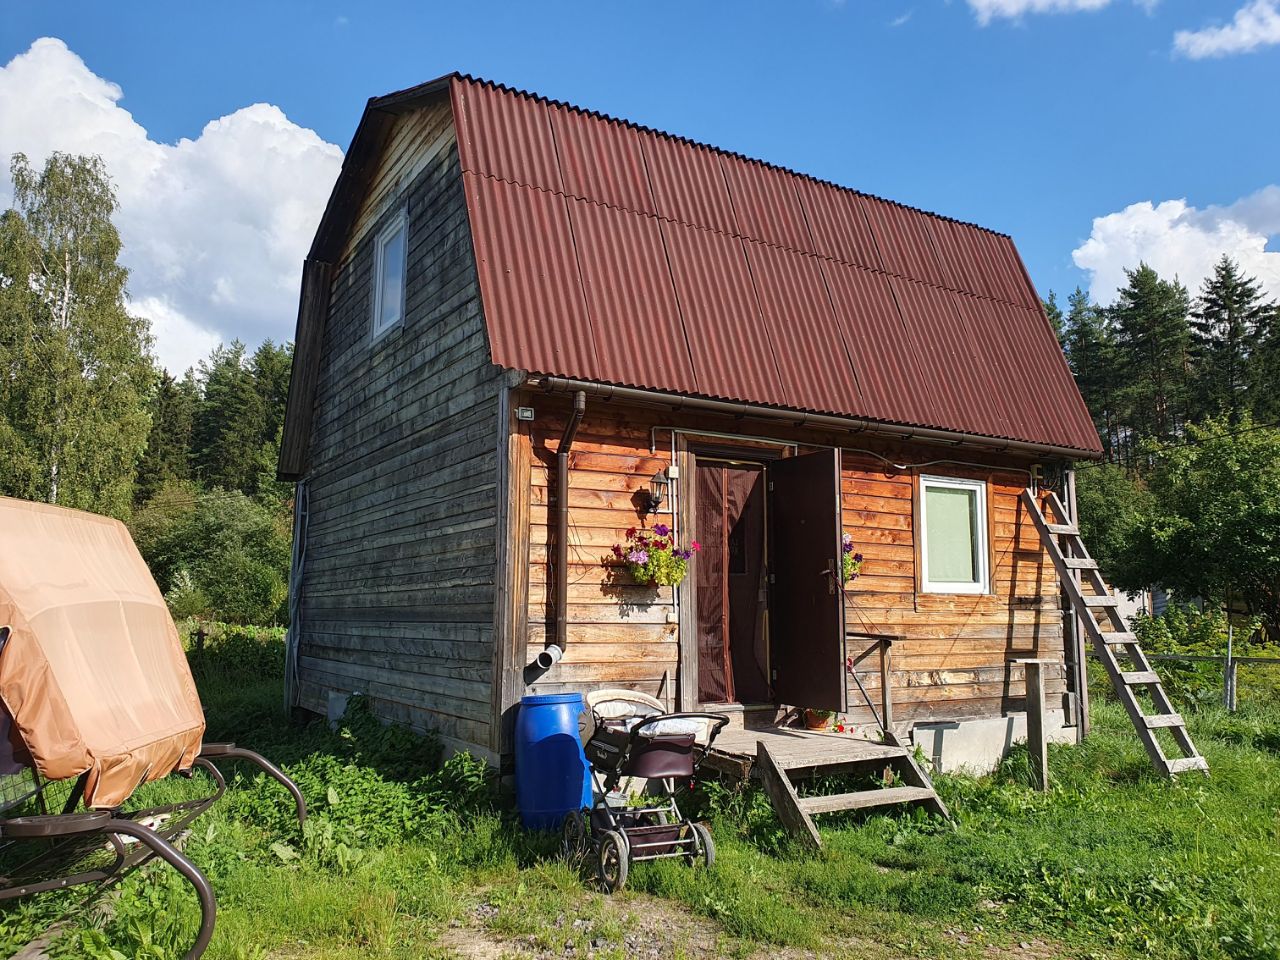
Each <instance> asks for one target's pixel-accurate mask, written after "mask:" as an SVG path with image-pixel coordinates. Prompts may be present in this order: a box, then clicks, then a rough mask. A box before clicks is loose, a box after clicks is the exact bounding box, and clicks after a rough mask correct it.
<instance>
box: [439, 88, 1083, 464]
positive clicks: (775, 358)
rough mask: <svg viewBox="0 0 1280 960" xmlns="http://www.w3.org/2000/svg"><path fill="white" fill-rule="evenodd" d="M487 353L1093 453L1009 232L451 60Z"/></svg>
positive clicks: (610, 377) (509, 360)
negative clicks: (609, 113) (548, 95)
mask: <svg viewBox="0 0 1280 960" xmlns="http://www.w3.org/2000/svg"><path fill="white" fill-rule="evenodd" d="M450 93H451V97H452V102H453V108H454V114H455V118H456V123H457V129H458V149H459V159H460V162H461V165H462V169H463V171H464V177H463V181H464V185H465V192H466V197H467V203H468V205H469V208H470V211H471V220H472V238H473V241H474V245H475V252H476V260H477V269H478V274H479V281H480V291H481V297H482V300H483V303H484V311H485V317H486V321H487V324H488V328H489V336H490V342H491V347H492V352H493V360H494V362H495V363H497V364H500V365H502V366H505V367H511V368H515V369H521V370H527V371H529V372H531V373H539V374H548V375H555V376H563V377H571V378H576V379H582V380H595V381H602V382H606V383H615V384H620V385H625V386H633V387H643V388H646V389H652V390H662V391H668V392H672V393H680V394H695V395H701V396H707V397H713V398H723V399H730V400H737V401H743V402H747V403H757V404H766V405H773V406H778V407H786V408H794V409H800V410H808V411H813V412H817V413H829V414H837V415H845V416H851V417H866V418H871V419H875V420H882V421H885V422H890V423H898V424H904V425H908V426H922V427H931V428H935V429H942V430H951V431H955V432H958V433H971V434H981V435H984V436H989V437H996V438H1007V439H1012V440H1021V441H1027V442H1031V443H1042V444H1046V445H1053V446H1058V447H1069V448H1073V449H1077V450H1080V451H1082V452H1091V453H1092V452H1097V451H1099V450H1100V447H1099V444H1098V437H1097V434H1096V432H1095V430H1094V427H1093V423H1092V421H1091V420H1090V417H1089V414H1088V412H1087V410H1086V409H1085V406H1084V403H1083V401H1082V399H1081V397H1080V394H1079V391H1078V390H1077V389H1076V385H1075V382H1074V380H1073V379H1072V377H1071V374H1070V371H1069V370H1068V369H1067V365H1066V362H1065V360H1064V359H1063V357H1062V352H1061V350H1060V349H1059V348H1058V345H1057V342H1056V341H1055V339H1054V337H1053V335H1052V332H1051V331H1050V328H1049V324H1048V321H1047V319H1046V318H1045V316H1044V313H1043V309H1042V307H1041V305H1040V300H1039V298H1038V297H1037V295H1036V293H1035V290H1034V288H1033V287H1032V285H1031V282H1030V279H1029V278H1028V276H1027V273H1026V270H1025V269H1024V267H1023V265H1022V261H1021V259H1020V258H1019V257H1018V254H1017V251H1016V250H1015V248H1014V246H1013V243H1012V242H1011V241H1010V240H1009V238H1008V237H1006V236H1003V235H1001V234H997V233H993V232H991V231H988V230H984V229H982V228H980V227H976V226H974V225H972V224H967V223H961V222H959V221H955V220H949V219H947V218H944V217H940V216H935V215H932V214H928V213H924V212H921V211H919V210H915V209H913V208H910V207H906V206H902V205H901V204H896V203H892V202H889V201H887V200H882V199H879V198H876V197H871V196H868V195H865V194H861V193H857V192H856V191H853V190H848V189H845V188H843V187H838V186H836V185H834V184H830V183H827V182H824V181H820V180H816V179H813V178H811V177H807V176H804V175H802V174H798V173H794V172H792V171H790V170H786V169H783V168H781V167H777V166H773V165H770V164H766V163H762V162H761V161H758V160H751V159H748V158H745V157H742V156H739V155H737V154H732V153H728V152H725V151H721V150H717V149H715V148H713V147H708V146H706V145H703V144H698V143H693V142H691V141H688V140H684V139H681V138H678V137H674V136H671V135H669V134H665V133H661V132H658V131H654V130H650V129H647V128H643V127H639V126H636V125H633V124H629V123H626V122H623V121H619V120H616V119H613V118H610V117H606V116H603V115H601V114H597V113H592V112H588V111H585V110H581V109H579V108H577V107H572V106H569V105H567V104H563V103H558V102H553V101H549V100H545V99H543V98H540V97H537V96H534V95H532V94H528V93H524V92H521V91H516V90H511V89H509V88H505V87H499V86H495V85H493V84H490V83H487V82H484V81H480V80H475V79H472V78H469V77H461V76H455V77H453V78H452V79H451V81H450Z"/></svg>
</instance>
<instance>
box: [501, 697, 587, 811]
mask: <svg viewBox="0 0 1280 960" xmlns="http://www.w3.org/2000/svg"><path fill="white" fill-rule="evenodd" d="M583 709H584V707H583V704H582V694H580V693H550V694H541V695H538V696H529V697H525V698H523V699H522V700H521V701H520V711H519V713H517V714H516V807H517V808H518V809H519V810H520V819H521V820H523V821H524V825H525V826H526V827H527V828H528V829H530V830H554V829H556V828H558V827H559V826H560V824H561V822H562V821H563V820H564V817H565V814H567V813H569V811H571V810H581V809H582V808H583V807H589V806H591V775H590V772H589V769H588V767H587V758H586V757H585V756H583V753H582V741H581V740H579V739H578V717H579V715H580V714H581V713H582V711H583Z"/></svg>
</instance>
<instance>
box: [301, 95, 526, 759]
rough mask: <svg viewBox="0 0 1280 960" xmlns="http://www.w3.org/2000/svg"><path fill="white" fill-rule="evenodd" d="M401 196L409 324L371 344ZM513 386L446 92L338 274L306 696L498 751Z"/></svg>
mask: <svg viewBox="0 0 1280 960" xmlns="http://www.w3.org/2000/svg"><path fill="white" fill-rule="evenodd" d="M406 205H407V210H408V223H409V236H408V244H407V248H408V252H407V274H406V284H407V285H406V298H405V299H406V310H405V321H404V323H403V324H402V325H400V326H399V327H397V328H395V329H393V330H392V331H391V332H389V333H388V334H387V335H386V336H384V337H382V338H381V339H379V340H378V341H377V342H376V343H375V342H373V340H372V327H371V310H372V308H371V282H370V280H371V272H372V261H373V250H372V247H373V238H374V237H375V236H376V234H377V230H378V229H379V228H380V227H381V226H382V224H383V223H385V222H386V221H387V219H388V218H389V217H390V216H392V215H394V214H395V212H396V211H398V210H399V209H401V207H403V206H406ZM501 389H502V381H501V374H500V371H499V370H498V369H497V368H496V367H494V366H493V365H492V364H491V363H490V361H489V352H488V344H487V340H486V337H485V331H484V324H483V320H482V316H481V311H480V301H479V294H478V292H477V287H476V275H475V264H474V260H473V254H472V247H471V236H470V230H469V226H468V223H467V218H466V206H465V201H464V197H463V193H462V181H461V174H460V170H459V166H458V154H457V146H456V142H455V140H454V137H453V128H452V125H451V120H450V117H449V114H448V111H447V105H444V104H442V105H440V106H438V107H433V108H428V109H425V110H420V111H416V112H413V113H409V114H406V115H404V116H403V117H401V118H400V119H399V120H398V122H397V128H396V129H395V130H394V131H393V133H392V136H391V140H390V145H389V147H388V149H387V151H386V153H385V154H384V156H383V158H382V161H381V167H380V170H379V172H378V174H377V176H376V177H375V178H374V185H373V187H372V189H371V191H370V195H369V198H368V200H367V202H366V205H365V207H364V209H363V210H362V212H361V214H360V216H359V218H358V219H357V221H356V228H355V231H354V232H353V235H352V238H351V240H350V242H349V246H348V249H347V252H346V254H345V255H344V257H343V258H342V261H341V263H340V265H339V266H338V267H337V268H336V269H335V271H334V274H333V279H332V287H331V299H330V305H329V319H328V324H327V327H326V330H325V335H324V343H323V353H322V360H321V367H320V374H319V383H318V388H317V392H316V410H315V417H314V420H313V428H312V435H311V439H310V444H311V446H310V451H311V457H310V463H311V466H310V469H309V472H308V476H307V481H308V483H309V485H310V503H311V515H310V523H309V528H308V537H307V555H306V563H305V566H304V580H303V585H302V631H301V649H300V660H299V670H300V680H301V684H300V686H301V697H302V705H303V706H304V707H307V708H309V709H312V710H317V711H323V710H324V709H325V706H326V702H327V699H328V695H329V693H330V692H341V693H347V692H351V691H358V692H361V693H364V694H366V695H368V696H369V697H370V698H371V701H372V704H373V706H374V709H375V711H376V712H377V713H378V714H379V715H380V716H382V717H384V718H385V719H387V720H394V721H396V722H400V723H404V724H406V725H408V726H411V727H413V728H415V729H418V730H435V731H436V732H438V733H439V734H441V735H442V736H443V737H444V738H445V739H446V742H448V743H449V744H450V745H453V746H457V747H470V748H472V749H474V750H476V751H477V752H479V753H481V754H484V753H485V752H486V751H487V749H488V747H489V745H490V724H491V720H492V713H493V706H492V704H493V685H494V678H493V675H492V674H493V670H492V661H493V653H494V627H493V623H494V602H495V599H494V598H495V585H494V578H495V550H496V546H495V544H496V534H497V531H496V524H497V520H496V513H495V507H496V502H497V499H496V498H497V494H496V489H495V484H496V481H497V448H498V435H499V432H500V430H499V422H498V417H499V404H498V396H499V391H500V390H501Z"/></svg>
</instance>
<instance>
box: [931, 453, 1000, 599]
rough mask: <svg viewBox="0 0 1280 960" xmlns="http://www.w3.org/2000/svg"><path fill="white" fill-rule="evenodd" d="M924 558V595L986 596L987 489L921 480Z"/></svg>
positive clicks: (967, 482) (948, 479) (969, 483)
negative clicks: (957, 594)
mask: <svg viewBox="0 0 1280 960" xmlns="http://www.w3.org/2000/svg"><path fill="white" fill-rule="evenodd" d="M920 537H921V542H920V558H921V563H922V565H923V577H922V578H921V579H922V581H923V589H924V592H925V593H986V592H987V586H988V570H987V566H988V562H987V557H988V553H987V485H986V484H985V483H983V482H982V481H981V480H959V479H955V478H952V477H921V478H920Z"/></svg>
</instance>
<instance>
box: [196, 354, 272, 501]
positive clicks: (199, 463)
mask: <svg viewBox="0 0 1280 960" xmlns="http://www.w3.org/2000/svg"><path fill="white" fill-rule="evenodd" d="M199 383H200V388H201V397H200V402H199V404H198V405H197V407H196V411H195V417H194V421H193V425H192V461H193V465H194V467H195V473H196V477H197V479H198V480H200V481H201V482H202V483H204V484H205V485H206V486H207V487H221V488H223V489H225V490H239V491H241V492H243V493H246V494H250V495H252V494H254V493H256V492H257V489H258V481H259V475H260V460H261V454H262V437H263V433H264V430H265V427H264V423H265V417H264V404H263V399H262V397H261V396H259V394H258V390H257V388H256V386H255V384H254V378H253V373H252V372H251V371H250V369H249V366H248V364H247V363H246V360H245V347H244V344H243V343H241V342H240V341H239V340H235V341H232V343H231V345H230V346H220V347H218V348H217V349H215V350H214V351H213V353H212V354H211V355H210V357H209V359H208V360H204V361H201V363H200V372H199Z"/></svg>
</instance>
